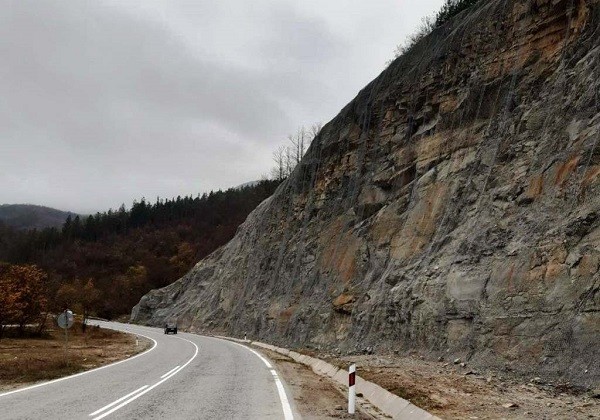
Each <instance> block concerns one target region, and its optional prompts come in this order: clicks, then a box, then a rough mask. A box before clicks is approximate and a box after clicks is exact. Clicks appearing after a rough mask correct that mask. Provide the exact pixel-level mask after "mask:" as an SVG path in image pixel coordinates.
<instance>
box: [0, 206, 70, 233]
mask: <svg viewBox="0 0 600 420" xmlns="http://www.w3.org/2000/svg"><path fill="white" fill-rule="evenodd" d="M69 215H71V216H75V214H74V213H71V212H66V211H61V210H56V209H53V208H50V207H44V206H35V205H32V204H0V222H2V223H4V224H5V225H6V226H10V227H13V228H15V229H22V230H28V229H44V228H50V227H61V226H62V225H63V223H65V220H66V219H67V217H68V216H69Z"/></svg>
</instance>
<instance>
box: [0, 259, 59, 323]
mask: <svg viewBox="0 0 600 420" xmlns="http://www.w3.org/2000/svg"><path fill="white" fill-rule="evenodd" d="M46 281H47V275H46V273H44V272H43V271H42V270H40V269H39V268H38V267H36V266H35V265H2V266H0V334H1V332H2V331H4V327H5V326H6V325H17V326H18V328H19V331H21V332H23V330H24V329H25V326H26V325H29V324H36V325H38V326H39V325H43V323H44V319H45V315H46V312H47V310H48V297H47V283H46Z"/></svg>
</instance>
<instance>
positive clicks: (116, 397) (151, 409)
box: [0, 321, 297, 420]
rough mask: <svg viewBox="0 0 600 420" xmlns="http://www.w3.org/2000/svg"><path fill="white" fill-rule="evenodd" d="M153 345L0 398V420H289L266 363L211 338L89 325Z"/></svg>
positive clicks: (234, 345)
mask: <svg viewBox="0 0 600 420" xmlns="http://www.w3.org/2000/svg"><path fill="white" fill-rule="evenodd" d="M93 324H99V325H100V326H102V327H108V328H112V329H116V330H121V331H127V332H131V333H135V334H139V335H142V336H145V337H147V338H149V339H151V340H152V341H153V346H152V347H151V348H150V349H149V350H147V351H146V352H144V353H142V354H140V355H137V356H134V357H132V358H130V359H127V360H125V361H121V362H117V363H115V364H112V365H108V366H105V367H101V368H98V369H95V370H92V371H88V372H83V373H80V374H78V375H74V376H70V377H67V378H62V379H58V380H55V381H50V382H46V383H42V384H38V385H34V386H32V387H26V388H21V389H17V390H14V391H11V392H6V393H3V394H0V418H2V419H87V420H100V419H103V418H107V419H286V420H287V419H292V418H294V417H297V414H296V413H295V412H294V411H293V408H292V407H290V401H291V400H290V399H288V396H287V394H286V391H285V386H284V384H283V383H282V380H281V379H280V378H279V377H278V375H277V373H276V371H275V369H274V368H273V367H272V366H271V365H270V363H269V361H268V360H266V359H265V358H264V357H262V356H261V355H259V354H258V353H256V352H254V351H253V350H251V349H249V348H247V347H244V346H242V345H239V344H237V343H232V342H229V341H226V340H221V339H217V338H212V337H203V336H199V335H194V334H186V333H179V334H177V335H165V334H164V333H163V331H162V329H158V328H149V327H142V326H136V325H129V324H119V323H106V322H100V321H94V322H93Z"/></svg>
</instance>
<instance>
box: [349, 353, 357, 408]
mask: <svg viewBox="0 0 600 420" xmlns="http://www.w3.org/2000/svg"><path fill="white" fill-rule="evenodd" d="M355 406H356V364H354V363H353V364H351V365H350V369H348V414H354V408H355Z"/></svg>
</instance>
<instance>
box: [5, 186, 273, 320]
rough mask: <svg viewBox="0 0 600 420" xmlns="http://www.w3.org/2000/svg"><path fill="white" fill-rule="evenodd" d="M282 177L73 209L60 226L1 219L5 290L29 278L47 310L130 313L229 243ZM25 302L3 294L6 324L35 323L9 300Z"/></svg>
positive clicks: (107, 315)
mask: <svg viewBox="0 0 600 420" xmlns="http://www.w3.org/2000/svg"><path fill="white" fill-rule="evenodd" d="M279 183H280V181H279V180H262V181H259V182H258V183H256V184H255V185H252V186H246V187H243V188H231V189H228V190H226V191H214V192H210V193H208V194H203V195H201V196H200V195H198V196H196V197H192V196H186V197H177V198H173V199H166V200H165V199H160V198H157V199H156V201H154V202H152V203H151V202H148V201H147V200H146V199H144V198H142V199H141V200H136V201H134V202H133V204H132V206H131V208H130V209H126V208H125V206H121V208H119V209H118V210H116V211H114V210H109V211H107V212H104V213H96V214H95V215H91V216H87V217H81V216H75V217H69V218H67V220H66V221H65V223H64V225H63V226H62V228H59V229H57V228H48V229H43V230H32V231H17V230H15V229H12V228H9V227H7V226H4V225H1V224H0V261H4V263H3V264H2V271H1V273H0V274H1V275H2V276H3V277H2V280H1V282H0V291H2V293H0V294H2V295H3V298H6V296H9V295H10V296H12V298H11V299H13V298H14V297H15V296H21V297H25V296H28V295H27V294H26V293H25V292H24V291H23V290H25V289H19V287H21V286H20V285H23V287H25V286H26V287H27V290H32V289H36V290H38V291H40V294H38V295H36V296H37V297H39V298H40V299H39V302H40V304H39V305H38V308H39V313H45V312H47V311H61V310H63V309H64V308H65V307H69V308H71V309H75V310H76V312H77V313H80V314H82V315H84V316H87V315H89V314H94V315H97V316H101V317H104V318H115V317H118V316H120V315H126V314H128V313H129V312H130V311H131V308H132V307H133V306H134V305H135V304H136V303H137V302H138V301H139V299H140V298H141V296H143V295H144V294H145V293H147V292H148V291H149V290H151V289H154V288H158V287H163V286H166V285H168V284H170V283H172V282H173V281H175V280H176V279H178V278H179V277H181V276H182V275H183V274H185V273H186V272H187V271H189V270H190V269H191V268H192V267H193V265H194V264H195V263H196V262H197V261H198V260H200V259H202V258H204V257H205V256H207V255H208V254H210V253H211V252H213V251H215V250H216V249H217V248H218V247H220V246H222V245H224V244H225V243H227V242H228V241H229V240H230V239H231V238H232V237H233V236H234V234H235V232H236V230H237V228H238V227H239V225H240V224H241V223H242V222H243V221H244V220H245V219H246V217H247V215H248V214H249V213H250V212H251V211H252V210H253V209H254V208H255V207H256V206H257V205H258V204H259V203H260V202H262V201H263V200H264V199H266V198H267V197H269V196H270V195H272V194H273V192H274V191H275V189H276V188H277V186H278V185H279ZM30 278H31V279H32V280H31V282H30V281H29V280H28V279H30ZM34 280H35V281H34ZM8 290H14V291H15V292H14V293H12V292H11V293H5V291H8ZM6 299H8V298H6ZM11 302H12V303H11ZM18 302H21V301H19V300H18V299H17V300H10V301H8V300H0V325H6V324H7V323H8V324H15V325H21V324H22V325H26V324H28V323H30V321H31V317H30V316H28V317H24V315H19V316H16V315H15V314H17V313H19V314H21V312H18V311H17V310H16V309H14V307H13V306H10V305H9V303H11V304H13V303H14V304H17V303H18ZM19 305H21V306H22V305H23V303H22V302H21V303H19ZM19 307H20V306H19ZM6 308H13V309H11V310H10V311H9V312H10V314H9V315H3V313H1V312H2V311H4V310H5V309H6ZM31 308H33V306H31ZM20 310H21V309H19V311H20ZM25 312H28V311H25ZM23 313H24V312H23ZM28 313H29V312H28Z"/></svg>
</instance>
